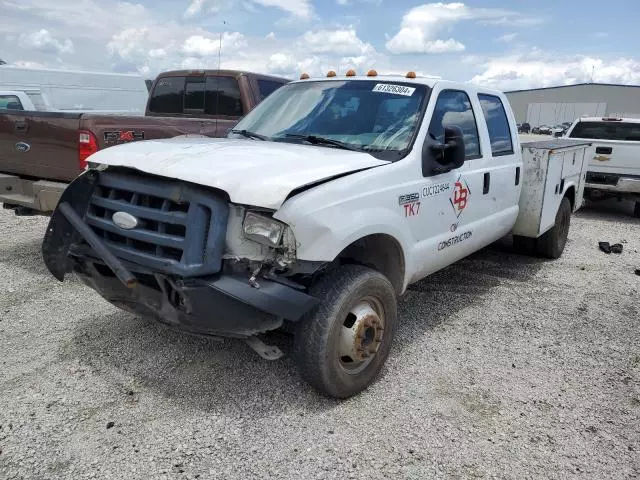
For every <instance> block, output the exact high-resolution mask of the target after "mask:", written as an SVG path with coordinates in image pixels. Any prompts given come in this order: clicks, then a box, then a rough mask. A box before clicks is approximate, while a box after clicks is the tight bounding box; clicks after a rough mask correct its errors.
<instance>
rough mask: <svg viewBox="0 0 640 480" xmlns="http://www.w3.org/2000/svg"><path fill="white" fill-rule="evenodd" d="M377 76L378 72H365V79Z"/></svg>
mask: <svg viewBox="0 0 640 480" xmlns="http://www.w3.org/2000/svg"><path fill="white" fill-rule="evenodd" d="M377 76H378V72H376V71H375V70H369V71H368V72H367V77H377Z"/></svg>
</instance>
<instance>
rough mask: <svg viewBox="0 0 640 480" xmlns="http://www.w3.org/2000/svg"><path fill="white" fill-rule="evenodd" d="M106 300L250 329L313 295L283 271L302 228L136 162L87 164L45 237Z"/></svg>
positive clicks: (287, 315)
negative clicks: (143, 169) (105, 166)
mask: <svg viewBox="0 0 640 480" xmlns="http://www.w3.org/2000/svg"><path fill="white" fill-rule="evenodd" d="M42 252H43V256H44V261H45V264H46V266H47V268H48V269H49V271H50V272H51V273H52V274H53V275H54V276H55V277H56V278H57V279H58V280H61V281H62V280H63V279H64V276H65V274H66V273H69V272H74V273H76V274H77V276H78V277H79V278H80V279H81V280H82V281H83V282H84V283H85V284H87V285H88V286H90V287H91V288H93V289H94V290H96V291H97V292H99V293H100V294H101V295H102V296H103V297H104V298H105V299H106V300H108V301H109V302H111V303H113V304H114V305H116V306H118V307H120V308H123V309H125V310H127V311H130V312H133V313H136V314H139V315H143V316H148V317H153V318H155V319H157V320H159V321H161V322H163V323H167V324H170V325H173V326H177V327H180V328H182V329H184V330H187V331H190V332H193V333H198V334H205V335H215V336H228V337H238V338H248V337H251V336H253V335H256V334H258V333H262V332H266V331H269V330H274V329H277V328H279V327H280V326H282V323H283V321H285V320H287V321H292V322H295V321H297V320H299V319H300V318H301V317H302V316H303V315H304V314H305V313H307V312H308V311H310V310H311V309H312V308H313V307H314V306H315V305H316V304H317V300H316V299H315V298H314V297H311V296H310V295H308V294H306V293H305V289H304V287H303V286H302V285H300V284H298V283H296V282H294V281H292V280H291V278H287V276H285V275H283V273H284V272H287V271H293V270H294V268H293V267H294V266H295V263H296V262H295V238H293V234H292V233H291V231H290V229H289V228H288V227H287V226H286V225H284V224H281V223H280V222H277V221H275V220H270V215H269V214H268V212H264V211H263V212H261V211H257V210H253V209H247V208H246V207H242V206H238V205H233V204H231V203H230V202H229V199H228V197H227V195H226V194H225V193H224V192H222V191H219V190H214V189H207V188H203V187H200V186H197V185H193V184H190V183H187V182H183V181H177V180H171V179H166V178H162V177H157V176H153V175H147V174H143V173H140V172H137V171H133V170H129V169H109V170H103V171H98V170H89V171H87V172H85V173H84V174H83V175H81V176H80V177H79V178H78V179H76V180H75V181H74V182H73V183H72V184H71V185H70V186H69V187H68V188H67V189H66V190H65V192H64V193H63V195H62V197H61V199H60V203H59V204H58V207H57V209H56V211H55V212H54V213H53V215H52V217H51V220H50V223H49V226H48V228H47V232H46V234H45V238H44V242H43V245H42Z"/></svg>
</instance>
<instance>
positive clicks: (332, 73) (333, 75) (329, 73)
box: [327, 70, 336, 77]
mask: <svg viewBox="0 0 640 480" xmlns="http://www.w3.org/2000/svg"><path fill="white" fill-rule="evenodd" d="M335 76H336V72H334V71H333V70H329V71H328V72H327V77H335Z"/></svg>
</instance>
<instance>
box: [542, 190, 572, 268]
mask: <svg viewBox="0 0 640 480" xmlns="http://www.w3.org/2000/svg"><path fill="white" fill-rule="evenodd" d="M570 224H571V202H569V199H568V198H567V197H564V198H563V199H562V201H561V202H560V207H559V208H558V213H556V221H555V224H554V225H553V227H551V229H550V230H549V231H547V232H545V233H544V234H543V235H541V236H540V238H538V248H537V250H538V253H539V254H540V255H541V256H543V257H547V258H560V255H562V252H563V251H564V247H565V245H566V244H567V237H568V236H569V225H570Z"/></svg>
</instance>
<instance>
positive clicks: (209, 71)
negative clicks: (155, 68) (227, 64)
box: [157, 69, 290, 82]
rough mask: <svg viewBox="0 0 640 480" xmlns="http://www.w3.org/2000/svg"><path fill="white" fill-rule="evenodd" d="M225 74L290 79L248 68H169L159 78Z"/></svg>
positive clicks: (227, 75) (226, 75)
mask: <svg viewBox="0 0 640 480" xmlns="http://www.w3.org/2000/svg"><path fill="white" fill-rule="evenodd" d="M207 75H210V76H224V77H236V78H237V77H240V76H242V75H247V76H252V77H259V78H265V79H268V78H272V79H274V80H286V81H287V82H289V81H290V79H288V78H285V77H278V76H276V75H264V74H262V73H255V72H249V71H247V70H218V69H202V70H169V71H167V72H162V73H160V74H159V75H158V77H157V78H163V77H189V76H207Z"/></svg>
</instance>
